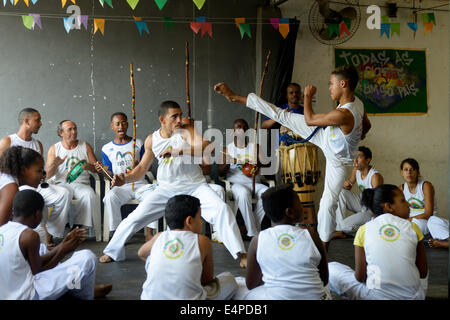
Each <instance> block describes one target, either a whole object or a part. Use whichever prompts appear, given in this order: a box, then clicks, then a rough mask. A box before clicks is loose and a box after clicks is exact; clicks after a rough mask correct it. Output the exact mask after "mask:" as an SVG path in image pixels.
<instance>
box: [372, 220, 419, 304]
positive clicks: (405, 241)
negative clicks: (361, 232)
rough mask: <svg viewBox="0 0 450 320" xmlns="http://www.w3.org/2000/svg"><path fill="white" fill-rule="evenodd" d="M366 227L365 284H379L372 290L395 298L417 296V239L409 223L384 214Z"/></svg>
mask: <svg viewBox="0 0 450 320" xmlns="http://www.w3.org/2000/svg"><path fill="white" fill-rule="evenodd" d="M365 226H366V227H365V228H366V232H365V237H364V238H365V240H364V251H365V254H366V261H367V280H366V284H374V285H376V284H378V285H379V289H378V288H375V289H377V290H381V291H383V292H384V293H386V294H388V295H393V296H396V297H398V296H400V297H414V296H416V295H417V293H418V292H419V288H420V275H419V270H418V269H417V266H416V250H417V243H418V239H417V233H416V232H415V231H414V229H413V228H412V225H411V222H410V221H409V220H407V219H402V218H399V217H397V216H394V215H392V214H389V213H385V214H382V215H380V216H378V217H376V218H374V219H373V220H371V221H369V222H367V223H366V224H365ZM393 257H395V258H394V259H393Z"/></svg>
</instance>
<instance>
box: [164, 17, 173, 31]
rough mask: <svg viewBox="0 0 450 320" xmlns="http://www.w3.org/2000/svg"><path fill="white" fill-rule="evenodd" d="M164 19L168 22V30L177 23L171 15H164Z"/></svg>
mask: <svg viewBox="0 0 450 320" xmlns="http://www.w3.org/2000/svg"><path fill="white" fill-rule="evenodd" d="M163 19H164V22H165V24H166V28H167V30H170V27H172V26H174V25H175V23H174V22H173V19H172V18H171V17H164V18H163Z"/></svg>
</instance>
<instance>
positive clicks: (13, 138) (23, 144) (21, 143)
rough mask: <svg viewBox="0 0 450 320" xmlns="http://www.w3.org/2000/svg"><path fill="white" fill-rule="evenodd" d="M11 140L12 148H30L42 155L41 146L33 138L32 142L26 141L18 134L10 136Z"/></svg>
mask: <svg viewBox="0 0 450 320" xmlns="http://www.w3.org/2000/svg"><path fill="white" fill-rule="evenodd" d="M9 138H10V139H11V145H10V147H15V146H20V147H24V148H29V149H33V150H34V151H37V152H39V154H41V146H40V145H39V142H38V140H36V139H34V138H31V140H30V141H25V140H23V139H22V138H20V137H19V136H18V135H17V134H16V133H14V134H11V135H9ZM41 155H42V154H41Z"/></svg>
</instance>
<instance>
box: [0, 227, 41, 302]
mask: <svg viewBox="0 0 450 320" xmlns="http://www.w3.org/2000/svg"><path fill="white" fill-rule="evenodd" d="M26 229H28V227H27V226H26V225H23V224H21V223H17V222H14V221H9V222H8V223H6V224H4V225H2V226H0V265H1V266H2V271H1V272H0V300H31V299H33V298H34V297H35V294H36V291H35V289H34V285H33V281H34V276H33V273H32V271H31V268H30V265H29V264H28V261H27V260H25V258H24V256H23V253H22V251H21V250H20V245H19V240H20V235H21V234H22V232H23V231H25V230H26Z"/></svg>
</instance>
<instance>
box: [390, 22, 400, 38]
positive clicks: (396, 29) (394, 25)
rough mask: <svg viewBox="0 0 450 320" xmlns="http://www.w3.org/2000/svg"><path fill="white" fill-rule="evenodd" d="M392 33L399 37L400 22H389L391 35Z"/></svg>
mask: <svg viewBox="0 0 450 320" xmlns="http://www.w3.org/2000/svg"><path fill="white" fill-rule="evenodd" d="M394 33H396V34H397V35H398V36H399V37H400V22H396V23H391V37H392V36H393V34H394Z"/></svg>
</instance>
